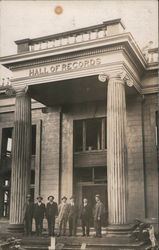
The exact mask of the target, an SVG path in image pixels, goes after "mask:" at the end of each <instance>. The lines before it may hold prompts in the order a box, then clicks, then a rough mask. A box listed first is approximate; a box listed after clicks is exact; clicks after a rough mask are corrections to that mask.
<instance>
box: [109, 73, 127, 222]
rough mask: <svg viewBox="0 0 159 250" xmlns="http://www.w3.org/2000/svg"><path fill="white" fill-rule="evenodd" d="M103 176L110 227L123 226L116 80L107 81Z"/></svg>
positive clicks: (122, 118) (120, 91) (121, 95)
mask: <svg viewBox="0 0 159 250" xmlns="http://www.w3.org/2000/svg"><path fill="white" fill-rule="evenodd" d="M107 177H108V211H109V223H110V224H125V223H126V102H125V86H124V82H123V80H121V79H120V78H118V77H116V78H110V80H109V82H108V92H107Z"/></svg>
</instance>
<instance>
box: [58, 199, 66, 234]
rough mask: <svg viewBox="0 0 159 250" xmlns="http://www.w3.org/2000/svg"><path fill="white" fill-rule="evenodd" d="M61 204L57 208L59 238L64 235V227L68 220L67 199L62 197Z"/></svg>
mask: <svg viewBox="0 0 159 250" xmlns="http://www.w3.org/2000/svg"><path fill="white" fill-rule="evenodd" d="M61 200H62V202H61V204H60V205H59V207H58V220H59V236H60V235H65V234H66V225H67V220H68V213H69V205H68V204H67V197H66V196H63V197H62V199H61Z"/></svg>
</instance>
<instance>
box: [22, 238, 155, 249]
mask: <svg viewBox="0 0 159 250" xmlns="http://www.w3.org/2000/svg"><path fill="white" fill-rule="evenodd" d="M50 242H51V240H50V238H44V237H43V238H42V237H37V238H36V237H32V238H27V237H25V238H23V239H22V247H23V248H24V249H25V250H46V249H47V250H48V246H50ZM82 243H86V248H83V249H86V250H95V249H96V250H104V249H105V250H109V249H110V250H113V249H114V250H117V249H118V250H119V249H121V250H124V249H125V250H126V249H130V250H133V249H134V250H136V249H137V250H139V249H140V250H149V249H150V245H149V244H147V245H146V244H144V243H143V242H134V241H132V240H131V239H121V238H119V239H117V238H115V239H114V238H105V237H104V238H93V237H89V238H87V237H57V238H56V249H63V250H69V249H70V250H76V249H82V248H81V246H82ZM60 246H61V247H60Z"/></svg>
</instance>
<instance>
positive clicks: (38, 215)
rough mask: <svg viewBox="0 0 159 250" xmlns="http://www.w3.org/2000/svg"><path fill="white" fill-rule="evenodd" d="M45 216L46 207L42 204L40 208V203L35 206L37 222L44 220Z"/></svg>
mask: <svg viewBox="0 0 159 250" xmlns="http://www.w3.org/2000/svg"><path fill="white" fill-rule="evenodd" d="M44 215H45V205H44V203H41V205H40V206H39V205H38V203H35V205H34V218H35V220H43V219H44Z"/></svg>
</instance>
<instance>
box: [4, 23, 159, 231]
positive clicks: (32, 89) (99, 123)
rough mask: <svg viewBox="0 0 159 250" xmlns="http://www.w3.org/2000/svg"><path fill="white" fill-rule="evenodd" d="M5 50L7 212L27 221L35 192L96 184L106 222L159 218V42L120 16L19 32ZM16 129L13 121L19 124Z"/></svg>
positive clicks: (57, 192) (90, 192) (87, 189)
mask: <svg viewBox="0 0 159 250" xmlns="http://www.w3.org/2000/svg"><path fill="white" fill-rule="evenodd" d="M16 44H17V54H16V55H11V56H8V57H4V58H1V62H2V65H4V66H5V67H7V68H8V69H10V70H11V71H12V73H13V78H12V79H11V83H7V84H5V83H4V84H3V85H2V86H1V91H0V93H1V98H0V153H1V164H0V172H1V175H0V176H1V177H0V215H1V217H7V216H8V217H9V223H10V228H11V229H13V230H14V229H17V228H18V229H20V228H21V227H22V224H23V217H24V204H25V199H26V198H25V197H26V194H27V193H28V192H30V193H31V194H32V197H33V198H34V199H35V200H36V197H37V195H39V194H40V195H42V196H43V198H44V202H46V201H47V197H48V196H49V195H51V194H52V195H54V196H55V200H56V201H57V202H59V201H60V199H61V197H62V196H63V195H65V196H67V197H68V198H69V197H70V196H71V195H72V194H74V195H75V196H76V197H77V200H78V204H79V205H80V204H81V202H82V198H83V197H87V198H88V199H89V202H90V203H91V205H92V206H93V204H94V196H95V194H96V193H99V194H100V195H101V198H102V201H103V203H104V205H105V207H106V216H105V226H108V227H110V226H111V227H113V228H114V230H116V228H119V227H120V228H128V224H131V223H133V222H134V220H135V218H140V219H144V220H147V221H149V222H151V223H153V224H154V225H155V228H156V230H157V224H158V164H157V150H158V133H157V132H158V83H157V71H158V58H157V56H158V54H157V53H158V51H157V49H151V48H149V47H145V49H144V50H143V51H141V49H140V48H139V46H138V45H137V44H136V42H135V40H134V38H133V37H132V35H131V34H130V33H127V32H125V27H124V25H123V24H122V22H121V20H120V19H116V20H111V21H107V22H104V23H102V24H101V25H96V26H91V27H87V28H83V29H78V30H73V31H69V32H65V33H61V34H56V35H52V36H48V37H41V38H36V39H25V40H19V41H16ZM13 128H14V129H13Z"/></svg>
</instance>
